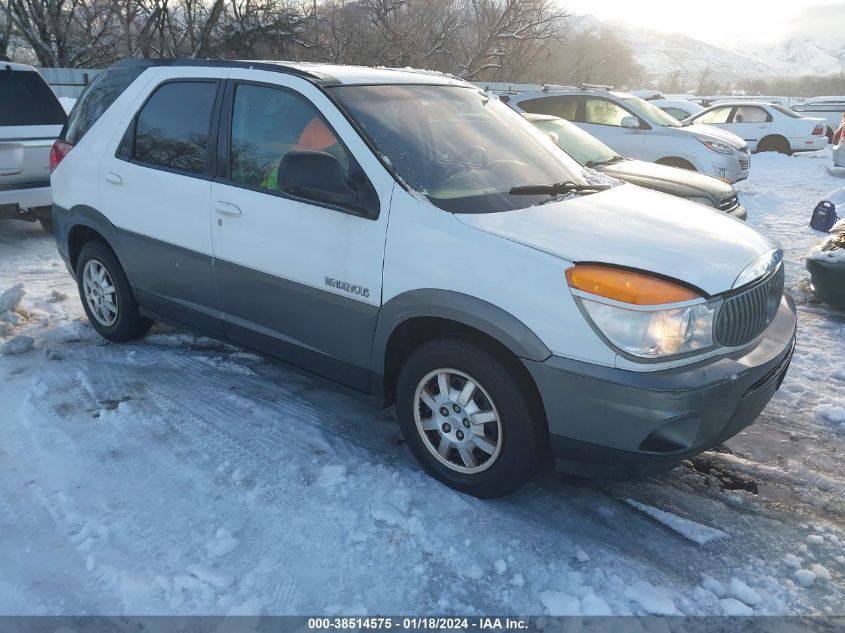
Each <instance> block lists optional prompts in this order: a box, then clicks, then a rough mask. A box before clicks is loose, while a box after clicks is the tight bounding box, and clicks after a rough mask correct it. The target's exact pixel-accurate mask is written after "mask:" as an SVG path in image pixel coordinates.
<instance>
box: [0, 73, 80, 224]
mask: <svg viewBox="0 0 845 633" xmlns="http://www.w3.org/2000/svg"><path fill="white" fill-rule="evenodd" d="M0 95H2V98H0V218H3V219H9V218H13V219H18V220H27V221H29V222H34V221H35V220H39V221H40V222H41V224H42V225H43V226H44V228H45V229H47V230H48V231H51V230H52V224H51V222H52V220H51V211H52V209H51V205H52V200H53V199H52V196H51V194H50V148H51V147H52V146H53V141H55V140H56V138H57V137H58V136H59V133H60V132H61V131H62V126H63V125H64V123H65V120H66V118H67V115H66V114H65V111H64V109H62V105H61V104H60V103H59V100H58V99H57V98H56V95H55V94H53V91H52V90H50V87H49V86H48V85H47V84H46V82H45V81H44V80H43V79H42V78H41V75H39V74H38V72H37V71H36V70H35V69H34V68H33V67H32V66H25V65H23V64H13V63H11V62H0Z"/></svg>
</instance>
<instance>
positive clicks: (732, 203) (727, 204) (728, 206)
mask: <svg viewBox="0 0 845 633" xmlns="http://www.w3.org/2000/svg"><path fill="white" fill-rule="evenodd" d="M738 206H739V196H738V195H736V194H734V195H732V196H731V197H730V198H724V199H723V200H722V201H720V202H719V208H720V209H721V210H722V211H733V210H734V209H736V208H737V207H738Z"/></svg>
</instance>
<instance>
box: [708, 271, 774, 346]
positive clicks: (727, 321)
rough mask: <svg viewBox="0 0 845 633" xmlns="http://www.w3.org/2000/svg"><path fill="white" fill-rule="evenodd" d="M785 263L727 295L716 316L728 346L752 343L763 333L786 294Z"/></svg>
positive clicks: (721, 339)
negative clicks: (758, 280)
mask: <svg viewBox="0 0 845 633" xmlns="http://www.w3.org/2000/svg"><path fill="white" fill-rule="evenodd" d="M784 275H785V273H784V268H783V264H781V265H780V266H778V269H777V270H776V271H775V272H774V274H772V275H770V276H769V277H767V278H766V279H764V280H763V281H762V282H759V283H756V284H755V285H753V286H752V287H750V288H748V289H747V290H743V291H742V292H740V293H739V294H736V295H733V296H731V297H728V298H727V299H725V302H724V303H723V304H722V307H721V309H720V310H719V314H718V316H717V317H716V338H717V339H718V341H719V343H721V344H722V345H724V346H726V347H738V346H740V345H745V344H746V343H750V342H751V341H753V340H754V339H755V338H757V337H758V336H760V335H761V334H762V333H763V330H765V329H766V328H767V327H768V326H769V323H771V322H772V319H774V318H775V313H777V311H778V306H779V305H780V300H781V297H783V281H784Z"/></svg>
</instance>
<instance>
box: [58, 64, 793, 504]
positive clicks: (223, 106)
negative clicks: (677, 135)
mask: <svg viewBox="0 0 845 633" xmlns="http://www.w3.org/2000/svg"><path fill="white" fill-rule="evenodd" d="M53 163H54V165H55V166H56V167H55V171H54V172H53V176H52V183H53V195H54V208H53V217H54V220H55V225H56V243H57V245H58V250H59V253H60V254H61V256H62V258H63V259H64V260H65V262H66V263H67V266H68V269H69V270H70V272H71V274H72V275H73V276H74V277H75V278H76V280H77V283H78V287H79V294H80V298H81V301H82V305H83V307H84V309H85V312H86V314H87V316H88V319H89V320H90V322H91V324H92V326H93V327H94V328H95V329H96V330H97V331H98V332H99V333H100V334H101V335H102V336H103V337H105V338H106V339H109V340H111V341H117V342H119V341H127V340H131V339H135V338H138V337H141V336H143V335H144V334H145V333H146V332H147V331H148V330H149V327H150V324H151V322H152V321H153V320H156V321H163V322H167V323H171V324H174V325H176V326H178V327H185V328H190V329H192V330H194V331H199V332H203V333H205V334H207V335H209V336H212V337H216V338H218V339H221V340H225V341H229V342H231V343H233V344H235V345H240V346H242V347H245V348H248V349H252V350H255V351H257V352H260V353H262V354H265V355H267V356H269V357H272V358H275V359H280V360H282V361H285V362H287V363H289V364H291V365H294V366H296V367H299V368H301V369H303V370H307V371H309V372H312V373H314V374H319V375H321V376H323V377H326V378H329V379H331V380H334V381H337V382H339V383H342V384H343V385H346V386H347V387H350V388H352V389H355V390H358V391H360V392H363V393H365V394H369V395H370V396H372V397H373V398H374V399H375V400H376V401H377V402H378V403H379V404H382V405H389V404H391V403H395V405H396V411H397V416H398V418H399V423H400V425H401V428H402V431H403V434H404V436H405V438H406V440H407V443H408V446H409V448H410V450H411V451H412V452H413V454H414V455H415V456H416V458H417V459H418V460H419V462H420V463H421V464H422V465H423V467H424V468H425V469H426V470H427V471H428V472H429V473H431V474H432V475H433V476H434V477H436V478H438V479H439V480H441V481H443V482H445V483H446V484H448V485H450V486H452V487H454V488H456V489H458V490H461V491H464V492H466V493H469V494H473V495H477V496H480V497H494V496H500V495H503V494H506V493H508V492H510V491H512V490H514V489H515V488H517V487H518V486H520V485H522V484H523V483H525V482H526V481H527V480H528V479H529V478H530V477H531V475H532V474H533V473H534V472H536V471H537V469H538V468H540V467H542V466H543V465H545V464H547V463H549V462H550V461H552V460H554V462H555V463H556V464H557V466H559V467H560V468H562V469H565V470H569V471H576V472H587V473H590V472H595V471H596V470H599V471H602V470H603V471H611V472H616V473H618V474H623V475H624V474H630V473H632V472H636V471H637V470H639V469H641V468H642V467H647V468H653V467H655V465H656V466H657V467H659V468H668V467H671V466H673V465H675V464H677V463H679V462H680V461H681V460H682V459H685V458H687V457H689V456H690V455H694V454H696V453H698V452H700V451H702V450H705V449H707V448H709V447H711V446H713V445H715V444H718V443H720V442H722V441H724V440H725V439H727V438H729V437H731V436H733V435H734V434H736V433H738V432H739V431H740V430H742V429H743V428H744V427H746V426H747V425H749V424H751V423H752V422H753V421H754V419H755V418H756V417H757V415H758V414H759V413H760V411H761V410H762V409H763V407H764V406H765V405H766V403H767V402H768V401H769V399H770V398H771V397H772V394H773V393H774V392H775V390H776V389H777V388H778V386H779V385H780V383H781V381H782V380H783V377H784V374H785V373H786V370H787V366H788V364H789V361H790V358H791V357H792V352H793V347H794V343H795V324H796V319H795V309H794V305H793V304H792V303H791V301H790V300H789V299H788V298H787V297H785V296H784V295H783V280H784V265H783V262H782V256H781V251H780V249H779V248H778V246H777V245H776V244H775V243H773V242H772V241H771V240H770V239H768V238H767V237H765V236H763V235H761V234H760V233H758V232H756V231H755V230H754V229H753V228H751V227H749V226H747V225H746V224H745V223H744V222H741V221H739V220H736V219H734V218H731V217H728V216H726V215H724V214H719V213H714V212H713V210H712V209H708V208H706V207H704V206H702V205H700V204H695V203H692V202H687V201H684V200H680V199H678V198H676V197H672V196H667V195H664V194H660V193H655V192H652V191H649V190H646V189H641V188H639V187H637V186H634V185H630V184H622V183H620V182H619V181H617V180H612V179H608V178H606V177H605V176H602V175H600V174H598V173H597V172H592V171H590V172H587V171H584V169H583V168H582V167H581V166H580V165H579V164H578V163H576V162H575V161H574V160H572V159H571V158H570V157H569V156H568V155H566V154H565V153H564V152H563V151H561V150H560V149H559V148H558V147H557V146H556V145H555V144H554V143H552V141H551V140H550V139H549V138H548V136H547V135H545V134H543V133H542V132H540V131H539V130H537V129H535V128H534V126H532V125H531V124H530V123H529V122H527V121H525V120H524V119H523V118H522V117H521V116H519V115H518V114H516V113H515V112H514V111H513V110H511V109H509V108H507V107H506V106H505V105H504V104H502V103H501V102H500V101H499V100H498V99H495V98H491V97H490V96H489V95H487V94H485V93H484V92H482V91H480V90H479V89H478V88H476V87H474V86H472V85H471V84H468V83H466V82H464V81H461V80H458V79H454V78H452V77H447V76H444V75H438V74H432V73H423V72H414V71H400V70H387V69H372V68H361V67H348V66H329V65H312V64H295V63H262V62H224V61H199V60H188V61H155V62H144V61H132V62H126V63H121V64H118V65H117V66H114V67H112V69H110V70H108V71H107V72H104V73H102V74H100V75H98V76H97V78H96V79H95V80H94V82H93V83H92V84H91V86H90V87H89V88H88V90H87V91H86V93H85V94H84V95H83V97H82V99H81V102H80V103H78V104H77V106H76V107H75V108H74V110H73V113H72V115H71V117H70V120H69V122H68V124H67V126H66V128H65V130H64V132H63V134H62V138H61V140H59V141H57V143H56V145H55V148H54V160H53ZM239 422H240V421H238V420H233V421H232V424H238V423H239ZM281 423H282V421H280V424H281Z"/></svg>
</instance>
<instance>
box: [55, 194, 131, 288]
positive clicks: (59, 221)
mask: <svg viewBox="0 0 845 633" xmlns="http://www.w3.org/2000/svg"><path fill="white" fill-rule="evenodd" d="M53 217H54V219H55V220H56V221H55V222H54V231H55V234H56V238H57V240H58V241H59V243H60V246H64V248H65V249H66V250H65V253H64V254H65V255H66V256H67V259H68V262H69V263H70V266H71V268H72V269H73V270H74V271H75V270H76V263H77V260H78V258H79V253H80V251H81V250H82V247H83V246H84V245H85V243H86V242H89V241H91V240H99V241H101V242H103V243H104V244H105V245H106V246H108V247H109V248H110V249H111V250H112V252H113V253H114V254H115V257H117V259H118V261H119V262H120V265H121V266H122V267H123V270H124V272H125V273H126V274H127V276H128V271H127V270H126V264H125V262H124V261H123V257H122V256H121V253H120V249H119V248H118V241H119V240H118V236H117V231H116V229H115V226H114V225H113V224H112V223H111V222H110V221H109V219H108V218H106V216H105V215H103V214H102V213H100V212H99V211H97V210H96V209H94V208H93V207H89V206H86V205H77V206H75V207H71V208H70V209H67V210H66V211H61V210H59V211H58V212H57V213H54V215H53Z"/></svg>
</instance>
